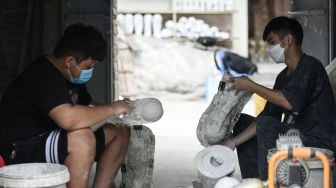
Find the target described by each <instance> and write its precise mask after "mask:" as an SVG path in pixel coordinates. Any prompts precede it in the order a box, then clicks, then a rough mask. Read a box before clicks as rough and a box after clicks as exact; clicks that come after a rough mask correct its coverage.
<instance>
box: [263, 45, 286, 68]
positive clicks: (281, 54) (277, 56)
mask: <svg viewBox="0 0 336 188" xmlns="http://www.w3.org/2000/svg"><path fill="white" fill-rule="evenodd" d="M280 44H281V42H280V43H279V44H275V45H269V46H268V47H267V49H266V51H267V53H268V55H269V56H271V58H272V59H273V61H274V62H275V63H285V48H283V47H281V46H280Z"/></svg>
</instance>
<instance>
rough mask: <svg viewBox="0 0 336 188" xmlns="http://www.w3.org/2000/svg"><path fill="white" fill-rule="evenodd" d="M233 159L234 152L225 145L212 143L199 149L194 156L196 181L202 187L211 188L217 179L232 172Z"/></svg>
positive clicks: (234, 164) (234, 158) (234, 157)
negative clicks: (196, 171)
mask: <svg viewBox="0 0 336 188" xmlns="http://www.w3.org/2000/svg"><path fill="white" fill-rule="evenodd" d="M235 161H236V155H235V153H234V152H233V151H232V150H231V149H230V148H228V147H226V146H221V145H214V146H209V147H206V148H205V149H203V150H201V151H199V152H198V153H197V154H196V156H195V158H194V164H195V166H196V168H197V170H198V180H197V183H198V184H199V185H201V187H202V188H213V187H214V186H215V185H216V183H217V182H218V180H220V179H221V178H223V177H225V176H227V175H229V174H232V173H233V172H234V169H235V166H236V163H235Z"/></svg>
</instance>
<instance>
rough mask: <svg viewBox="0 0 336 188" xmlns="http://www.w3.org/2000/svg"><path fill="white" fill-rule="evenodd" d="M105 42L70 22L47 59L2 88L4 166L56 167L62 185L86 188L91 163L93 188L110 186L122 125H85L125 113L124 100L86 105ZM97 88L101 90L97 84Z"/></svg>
mask: <svg viewBox="0 0 336 188" xmlns="http://www.w3.org/2000/svg"><path fill="white" fill-rule="evenodd" d="M106 52H107V43H106V41H105V40H104V38H103V36H102V34H101V33H100V32H99V31H98V30H97V29H95V28H94V27H92V26H85V25H83V24H74V25H71V26H69V27H68V28H67V29H66V30H65V32H64V34H63V36H62V37H61V38H60V40H59V42H58V44H57V46H56V48H55V49H54V51H53V53H52V55H46V56H43V57H40V58H38V59H37V60H36V61H34V62H33V63H32V64H30V65H29V66H28V67H27V68H26V69H25V71H24V72H23V73H22V74H21V75H20V76H19V77H18V78H16V80H15V81H14V82H13V83H12V84H11V85H10V86H9V87H8V89H7V90H6V92H5V93H4V95H3V97H2V100H1V102H0V134H1V135H0V154H1V155H2V156H3V157H4V158H5V161H6V163H7V164H17V163H27V162H47V163H59V164H64V165H66V166H67V167H68V169H69V172H70V181H69V182H68V185H67V186H68V187H77V188H78V187H87V186H88V178H89V173H90V169H91V166H92V164H93V162H94V161H97V162H98V163H97V172H96V177H95V185H94V187H96V188H97V187H105V188H107V187H111V185H112V184H113V181H114V178H115V176H116V174H117V171H118V169H119V167H120V165H121V163H122V161H123V159H124V157H125V154H126V152H127V148H128V143H129V135H130V131H129V128H127V127H126V126H124V125H111V124H109V125H105V126H104V127H103V128H100V129H98V130H97V131H95V132H93V131H92V130H91V126H93V125H94V124H96V123H98V122H101V121H103V120H104V119H106V118H107V117H110V116H118V115H120V114H125V113H129V112H130V108H129V106H128V105H127V103H126V101H116V102H114V103H112V104H106V105H97V106H89V104H90V103H91V97H90V95H89V94H88V92H87V89H86V86H85V83H86V82H87V81H88V80H89V79H90V78H91V76H92V71H93V67H94V64H95V63H98V61H101V60H103V59H104V57H105V55H106ZM101 87H103V86H101Z"/></svg>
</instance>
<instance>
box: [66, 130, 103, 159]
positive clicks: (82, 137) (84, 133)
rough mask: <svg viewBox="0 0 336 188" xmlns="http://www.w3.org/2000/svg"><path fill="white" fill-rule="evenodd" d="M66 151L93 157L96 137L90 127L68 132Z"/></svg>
mask: <svg viewBox="0 0 336 188" xmlns="http://www.w3.org/2000/svg"><path fill="white" fill-rule="evenodd" d="M68 152H69V153H72V154H79V155H82V156H88V157H92V158H94V156H95V152H96V138H95V135H94V133H93V132H92V130H91V129H80V130H76V131H71V132H68Z"/></svg>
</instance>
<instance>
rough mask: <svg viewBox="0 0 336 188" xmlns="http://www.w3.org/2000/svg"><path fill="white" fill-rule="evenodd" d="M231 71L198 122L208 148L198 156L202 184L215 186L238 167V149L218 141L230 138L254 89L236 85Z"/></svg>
mask: <svg viewBox="0 0 336 188" xmlns="http://www.w3.org/2000/svg"><path fill="white" fill-rule="evenodd" d="M229 79H230V75H229V74H224V75H223V77H222V80H221V81H220V84H219V87H218V92H217V94H216V95H215V96H214V97H213V99H212V101H211V103H210V105H209V107H208V108H207V109H206V111H205V112H204V113H203V114H202V116H201V118H200V120H199V123H198V126H197V138H198V140H199V141H200V142H201V144H202V145H203V146H205V147H206V148H205V149H203V150H201V151H200V152H199V153H198V154H197V155H196V157H195V160H194V162H195V165H196V167H197V169H198V172H199V175H198V180H197V183H198V184H199V185H201V186H202V188H213V187H214V186H215V185H216V183H217V182H218V181H219V180H220V179H221V178H223V177H225V176H227V175H230V174H232V173H233V171H234V169H235V161H236V157H235V153H234V152H233V151H232V150H231V149H230V148H228V147H225V146H220V145H215V144H219V143H220V142H223V141H226V140H227V139H228V138H229V137H230V135H231V133H232V130H233V128H234V126H235V124H236V123H237V121H238V118H239V116H240V113H241V111H242V110H243V107H244V106H245V104H246V103H247V102H248V100H249V99H250V97H251V95H252V93H251V92H248V91H239V92H238V91H236V90H234V89H232V86H233V85H232V83H231V82H230V81H229Z"/></svg>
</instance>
